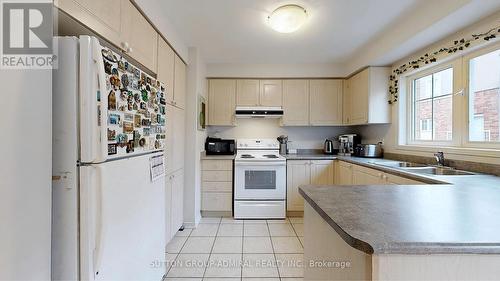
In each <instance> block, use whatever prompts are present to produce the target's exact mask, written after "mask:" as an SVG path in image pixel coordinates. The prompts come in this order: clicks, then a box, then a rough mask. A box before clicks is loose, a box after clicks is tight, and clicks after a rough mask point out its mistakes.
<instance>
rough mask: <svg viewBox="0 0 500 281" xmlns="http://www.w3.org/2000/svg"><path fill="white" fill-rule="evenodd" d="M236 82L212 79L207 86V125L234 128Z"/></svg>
mask: <svg viewBox="0 0 500 281" xmlns="http://www.w3.org/2000/svg"><path fill="white" fill-rule="evenodd" d="M235 109H236V80H234V79H212V80H209V85H208V125H213V126H234V125H235V120H234V114H235Z"/></svg>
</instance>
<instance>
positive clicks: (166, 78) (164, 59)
mask: <svg viewBox="0 0 500 281" xmlns="http://www.w3.org/2000/svg"><path fill="white" fill-rule="evenodd" d="M174 68H175V53H174V50H172V48H170V46H169V45H168V44H167V42H165V40H163V38H161V37H159V36H158V71H157V78H158V80H160V81H161V82H163V83H165V87H166V92H167V96H166V100H167V103H169V104H172V103H173V101H174Z"/></svg>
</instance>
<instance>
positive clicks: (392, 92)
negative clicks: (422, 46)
mask: <svg viewBox="0 0 500 281" xmlns="http://www.w3.org/2000/svg"><path fill="white" fill-rule="evenodd" d="M499 34H500V26H499V27H495V28H492V29H490V30H488V31H486V32H484V33H480V34H472V35H471V36H470V38H468V39H465V38H462V39H459V40H455V41H454V42H453V45H451V46H449V47H445V48H440V49H439V50H436V51H434V52H429V53H426V54H424V55H422V56H421V57H419V58H418V59H415V60H412V61H409V62H408V63H405V64H403V65H401V66H399V67H397V68H395V69H393V70H392V74H391V75H390V76H389V100H388V103H389V104H394V103H396V102H397V101H398V97H399V85H398V76H399V75H401V74H403V73H405V72H407V71H409V70H414V69H418V68H420V67H421V66H422V65H427V64H430V63H435V62H436V61H437V60H438V59H440V58H443V57H446V56H448V55H449V54H454V53H456V52H460V51H463V50H465V49H467V48H469V47H470V46H471V45H472V44H473V43H474V42H476V41H477V40H481V39H482V40H484V41H490V40H492V39H495V38H497V36H499Z"/></svg>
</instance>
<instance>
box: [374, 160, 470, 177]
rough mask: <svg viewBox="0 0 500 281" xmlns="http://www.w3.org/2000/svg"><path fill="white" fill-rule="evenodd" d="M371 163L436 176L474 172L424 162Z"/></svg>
mask: <svg viewBox="0 0 500 281" xmlns="http://www.w3.org/2000/svg"><path fill="white" fill-rule="evenodd" d="M373 164H376V165H380V166H385V167H391V168H398V169H402V170H405V171H408V172H411V173H416V174H426V175H438V176H467V175H474V173H471V172H467V171H462V170H456V169H453V168H450V167H441V166H429V165H425V164H418V163H411V162H374V163H373Z"/></svg>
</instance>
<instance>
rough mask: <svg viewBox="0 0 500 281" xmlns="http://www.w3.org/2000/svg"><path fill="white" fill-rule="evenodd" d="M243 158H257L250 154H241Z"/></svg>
mask: <svg viewBox="0 0 500 281" xmlns="http://www.w3.org/2000/svg"><path fill="white" fill-rule="evenodd" d="M241 158H255V156H253V155H250V154H241Z"/></svg>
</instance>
